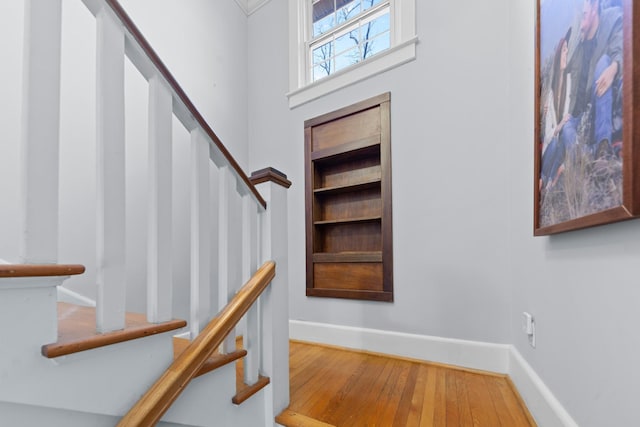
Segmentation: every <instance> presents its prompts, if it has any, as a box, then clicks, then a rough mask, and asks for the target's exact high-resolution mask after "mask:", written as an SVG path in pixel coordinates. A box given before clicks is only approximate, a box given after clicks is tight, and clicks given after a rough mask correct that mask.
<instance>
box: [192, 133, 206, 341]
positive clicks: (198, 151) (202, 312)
mask: <svg viewBox="0 0 640 427" xmlns="http://www.w3.org/2000/svg"><path fill="white" fill-rule="evenodd" d="M209 184H210V182H209V143H208V141H207V139H206V138H205V136H204V134H203V133H202V131H201V130H200V129H199V128H198V129H194V130H193V131H191V298H190V301H191V303H190V305H191V314H190V319H189V320H190V331H191V339H194V338H195V337H197V336H198V334H199V333H200V331H201V330H202V328H203V327H204V326H205V325H206V322H207V320H208V316H209V310H210V307H209V301H210V292H211V290H210V283H209V259H210V251H211V249H210V248H211V242H210V240H209V238H210V235H211V233H210V225H211V224H210V220H211V218H210V215H209V212H210V204H209V194H210V193H209Z"/></svg>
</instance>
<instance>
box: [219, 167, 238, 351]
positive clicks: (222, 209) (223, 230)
mask: <svg viewBox="0 0 640 427" xmlns="http://www.w3.org/2000/svg"><path fill="white" fill-rule="evenodd" d="M218 183H219V191H218V310H221V309H222V308H224V307H225V306H226V305H227V303H228V302H229V300H230V298H231V297H232V296H233V295H232V293H233V292H232V287H231V284H230V283H229V276H230V271H229V269H230V268H231V266H230V264H229V263H230V262H233V260H232V259H230V257H229V253H230V251H231V245H230V241H229V239H230V238H231V236H230V233H229V231H230V226H231V223H230V222H231V216H232V215H234V212H232V211H231V192H232V191H234V188H235V177H234V176H233V173H232V172H231V170H230V169H229V166H223V167H221V168H220V178H219V181H218ZM236 214H237V213H236ZM235 349H236V334H235V329H234V330H233V331H231V333H230V334H229V335H228V336H227V338H226V339H225V340H224V342H223V343H222V348H221V351H222V353H231V352H233V351H235Z"/></svg>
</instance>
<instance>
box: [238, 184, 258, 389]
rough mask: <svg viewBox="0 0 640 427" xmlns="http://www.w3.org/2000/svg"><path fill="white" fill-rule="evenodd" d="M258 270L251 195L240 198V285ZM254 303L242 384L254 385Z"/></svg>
mask: <svg viewBox="0 0 640 427" xmlns="http://www.w3.org/2000/svg"><path fill="white" fill-rule="evenodd" d="M257 269H258V205H257V204H256V202H255V201H254V199H253V197H252V195H251V194H245V195H243V196H242V283H247V281H249V279H250V278H251V276H253V274H254V273H255V271H256V270H257ZM259 305H260V304H258V303H256V304H253V305H252V306H251V308H250V309H249V311H248V312H247V314H246V328H245V331H244V336H243V340H244V349H245V350H247V356H246V357H245V359H244V382H245V383H246V384H255V383H256V382H257V381H258V371H259V369H260V323H259V310H258V307H259Z"/></svg>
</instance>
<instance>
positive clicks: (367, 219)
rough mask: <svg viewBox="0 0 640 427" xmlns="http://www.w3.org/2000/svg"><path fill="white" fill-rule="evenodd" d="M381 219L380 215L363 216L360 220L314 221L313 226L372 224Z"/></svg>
mask: <svg viewBox="0 0 640 427" xmlns="http://www.w3.org/2000/svg"><path fill="white" fill-rule="evenodd" d="M381 220H382V217H381V216H380V215H377V216H365V217H361V218H344V219H330V220H323V221H314V222H313V224H314V225H333V224H353V223H357V222H373V221H381Z"/></svg>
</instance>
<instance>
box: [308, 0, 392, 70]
mask: <svg viewBox="0 0 640 427" xmlns="http://www.w3.org/2000/svg"><path fill="white" fill-rule="evenodd" d="M312 1H313V9H312V13H311V18H312V40H311V41H310V43H309V56H310V59H309V63H310V65H311V67H310V72H311V81H316V80H319V79H321V78H323V77H326V76H329V75H331V74H332V73H334V72H336V71H340V70H342V69H343V68H346V67H349V66H351V65H354V64H357V63H359V62H360V61H363V60H365V59H367V58H369V57H371V56H374V55H375V54H376V53H379V52H381V51H383V50H385V49H388V48H389V46H390V44H391V21H390V6H389V0H387V1H382V0H351V1H348V0H312Z"/></svg>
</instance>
